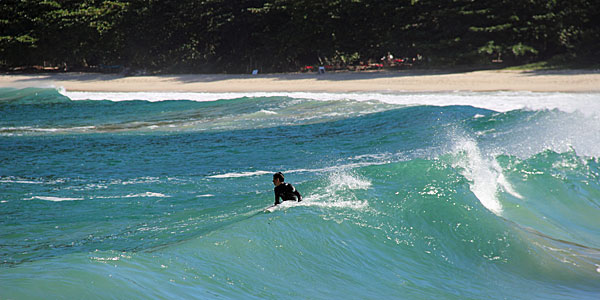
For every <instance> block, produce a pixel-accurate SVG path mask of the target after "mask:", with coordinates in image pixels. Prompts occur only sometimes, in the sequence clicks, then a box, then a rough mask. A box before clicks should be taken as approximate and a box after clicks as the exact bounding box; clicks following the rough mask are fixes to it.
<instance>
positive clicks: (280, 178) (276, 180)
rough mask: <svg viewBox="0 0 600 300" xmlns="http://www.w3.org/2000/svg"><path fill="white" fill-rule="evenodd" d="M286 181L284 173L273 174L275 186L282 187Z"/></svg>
mask: <svg viewBox="0 0 600 300" xmlns="http://www.w3.org/2000/svg"><path fill="white" fill-rule="evenodd" d="M284 180H285V179H284V178H283V173H281V172H277V173H275V174H273V184H274V185H276V186H277V185H280V184H282V183H283V181H284Z"/></svg>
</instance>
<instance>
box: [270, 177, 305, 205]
mask: <svg viewBox="0 0 600 300" xmlns="http://www.w3.org/2000/svg"><path fill="white" fill-rule="evenodd" d="M273 184H274V185H275V204H274V205H278V204H280V203H281V202H283V201H298V202H300V201H302V195H300V193H299V192H298V190H296V188H295V187H294V186H293V185H291V184H289V183H287V182H284V178H283V174H282V173H281V172H277V173H275V174H273ZM280 199H281V200H282V201H280Z"/></svg>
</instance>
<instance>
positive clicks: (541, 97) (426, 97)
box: [60, 90, 600, 114]
mask: <svg viewBox="0 0 600 300" xmlns="http://www.w3.org/2000/svg"><path fill="white" fill-rule="evenodd" d="M60 92H61V94H63V95H65V96H67V97H69V98H70V99H72V100H111V101H126V100H145V101H167V100H191V101H200V102H205V101H216V100H227V99H229V100H231V99H239V98H246V97H248V98H264V97H288V98H292V99H310V100H318V101H340V100H354V101H360V102H364V101H379V102H383V103H388V104H394V105H401V106H419V105H430V106H454V105H466V106H473V107H477V108H482V109H489V110H493V111H497V112H507V111H512V110H522V109H529V110H552V109H559V110H561V111H565V112H574V111H580V112H582V113H586V114H590V113H592V114H598V113H600V102H599V101H598V99H600V94H598V93H558V92H545V93H541V92H453V93H447V92H445V93H427V92H422V93H307V92H252V93H179V92H151V93H148V92H111V93H105V92H69V91H66V90H60Z"/></svg>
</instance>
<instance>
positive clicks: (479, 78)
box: [0, 70, 600, 93]
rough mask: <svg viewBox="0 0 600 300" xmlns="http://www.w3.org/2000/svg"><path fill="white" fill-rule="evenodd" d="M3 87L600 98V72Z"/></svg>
mask: <svg viewBox="0 0 600 300" xmlns="http://www.w3.org/2000/svg"><path fill="white" fill-rule="evenodd" d="M0 87H16V88H23V87H62V88H65V89H66V90H68V91H95V92H133V91H154V92H157V91H165V92H168V91H177V92H220V93H222V92H284V91H285V92H375V91H378V92H403V91H406V92H427V91H532V92H600V70H593V71H592V70H560V71H507V70H492V71H490V70H486V71H473V72H444V71H378V72H330V73H326V74H322V75H319V74H316V73H289V74H262V75H261V74H259V75H156V76H122V75H113V74H95V73H54V74H52V73H49V74H29V75H21V74H18V75H0Z"/></svg>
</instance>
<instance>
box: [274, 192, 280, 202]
mask: <svg viewBox="0 0 600 300" xmlns="http://www.w3.org/2000/svg"><path fill="white" fill-rule="evenodd" d="M277 204H279V195H277V192H275V204H274V205H277Z"/></svg>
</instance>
